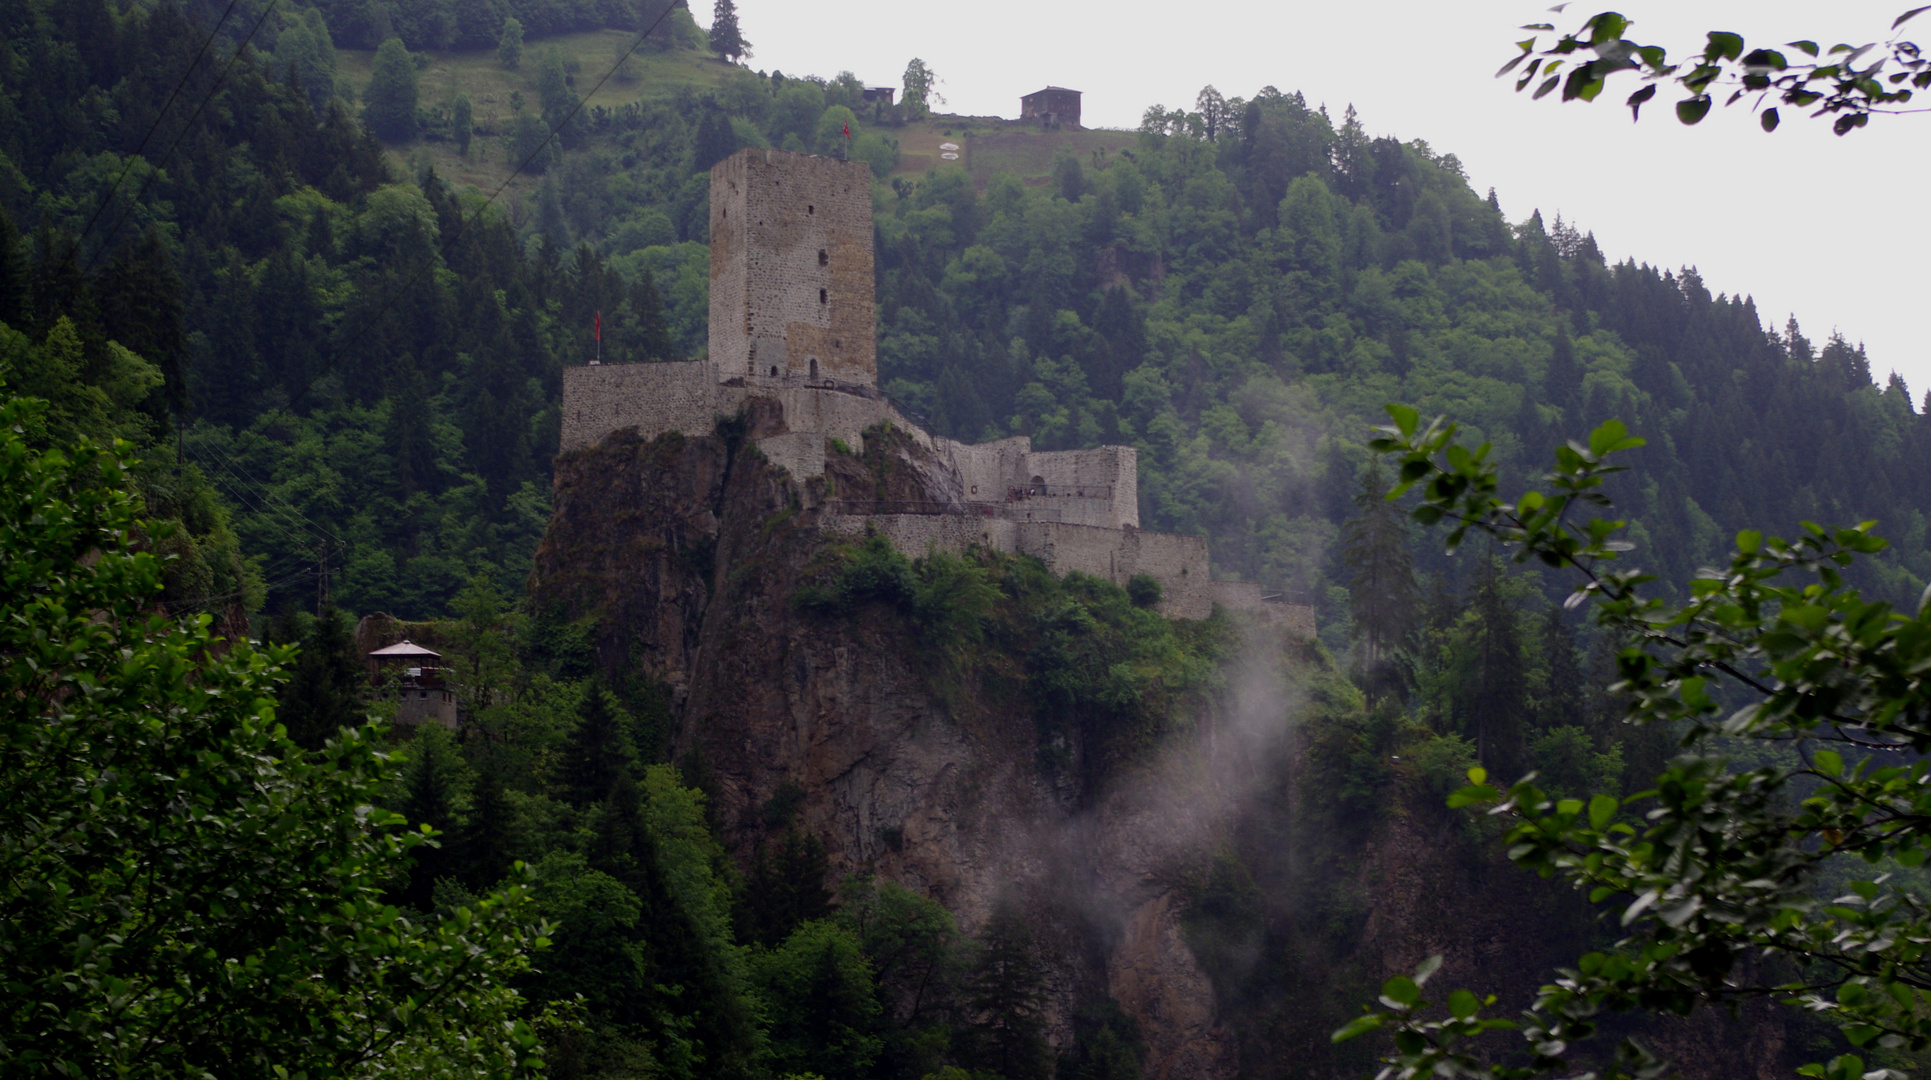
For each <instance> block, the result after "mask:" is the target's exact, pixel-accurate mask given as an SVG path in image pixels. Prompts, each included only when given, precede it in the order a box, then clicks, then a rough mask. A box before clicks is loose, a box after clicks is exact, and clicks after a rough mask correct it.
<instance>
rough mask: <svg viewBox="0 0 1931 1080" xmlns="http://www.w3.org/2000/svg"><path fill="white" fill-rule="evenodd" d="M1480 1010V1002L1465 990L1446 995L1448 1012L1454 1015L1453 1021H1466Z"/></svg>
mask: <svg viewBox="0 0 1931 1080" xmlns="http://www.w3.org/2000/svg"><path fill="white" fill-rule="evenodd" d="M1481 1009H1482V1003H1481V1001H1479V1000H1477V999H1476V997H1475V995H1474V994H1471V993H1469V992H1468V991H1466V990H1457V991H1455V992H1454V993H1452V994H1450V995H1448V1011H1449V1012H1451V1013H1453V1014H1455V1019H1457V1020H1466V1019H1468V1018H1469V1017H1471V1016H1474V1015H1475V1014H1476V1013H1478V1012H1480V1011H1481Z"/></svg>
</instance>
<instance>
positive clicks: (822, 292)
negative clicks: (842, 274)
mask: <svg viewBox="0 0 1931 1080" xmlns="http://www.w3.org/2000/svg"><path fill="white" fill-rule="evenodd" d="M818 302H819V303H821V304H823V303H828V302H829V300H828V299H827V298H826V295H825V290H823V289H819V290H818Z"/></svg>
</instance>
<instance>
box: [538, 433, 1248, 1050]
mask: <svg viewBox="0 0 1931 1080" xmlns="http://www.w3.org/2000/svg"><path fill="white" fill-rule="evenodd" d="M783 424H784V419H783V416H782V415H781V414H780V413H779V411H778V410H777V409H776V407H775V405H774V404H773V403H769V402H760V403H756V404H755V405H754V408H753V409H752V410H751V411H749V412H747V413H745V414H743V415H742V416H740V417H739V418H737V419H736V420H735V421H732V422H729V423H724V424H721V425H720V428H719V432H718V433H717V434H715V435H712V436H708V437H701V438H688V437H683V436H679V435H675V434H673V435H667V436H664V437H661V438H658V439H655V440H652V441H648V442H645V441H641V440H639V439H638V438H636V437H635V436H634V435H626V434H623V433H618V434H613V435H612V436H610V437H609V438H607V439H605V440H604V441H603V442H602V443H601V444H600V445H598V446H596V447H594V448H590V449H586V450H581V451H576V452H572V453H569V454H565V455H563V456H562V457H560V458H559V459H558V462H557V473H556V487H555V499H554V506H555V510H554V517H553V520H552V522H551V525H550V529H549V532H548V534H547V535H546V537H545V539H544V542H543V545H542V547H541V549H540V551H539V552H538V555H537V566H536V572H535V578H534V582H533V595H534V598H535V601H536V603H537V604H538V605H540V606H544V607H547V608H550V609H560V610H562V611H563V612H565V613H567V615H568V616H569V617H571V618H578V617H582V616H584V615H588V614H595V615H597V616H599V621H598V624H597V625H598V631H597V634H598V638H597V650H598V655H599V658H600V661H601V662H602V663H603V664H604V665H605V666H606V667H607V668H609V669H610V670H612V671H616V670H620V669H624V668H627V667H632V666H635V667H639V668H641V669H642V670H643V671H644V672H646V673H647V674H648V675H649V676H650V677H651V678H653V679H654V680H656V681H657V682H658V683H659V684H660V685H661V686H663V687H665V688H667V690H668V691H669V694H670V696H671V698H672V702H673V706H674V710H675V713H676V715H677V716H678V717H679V718H680V721H679V724H678V728H677V735H676V746H675V748H674V752H675V753H676V754H677V756H678V757H680V758H684V759H696V760H701V762H702V763H703V769H704V771H705V773H706V774H707V776H708V777H709V785H710V787H711V791H712V794H713V798H714V799H715V803H716V811H717V813H718V815H719V819H720V821H721V823H722V828H723V831H724V833H725V836H726V838H727V842H728V843H729V845H730V846H731V847H732V849H733V850H734V851H736V852H738V853H740V854H743V853H747V852H749V851H750V850H751V849H752V848H753V846H754V845H755V844H756V843H758V842H759V841H760V840H761V839H762V838H763V835H764V832H765V830H766V829H767V828H768V826H767V825H766V822H765V817H764V815H762V814H761V813H760V810H761V808H762V807H763V806H764V805H765V804H766V803H767V802H768V801H769V800H770V799H771V798H772V797H773V796H774V794H776V793H777V792H778V791H779V789H780V788H781V787H782V786H784V785H787V784H791V785H796V787H797V789H798V790H801V791H803V792H804V798H803V801H802V803H801V804H800V806H799V808H798V811H797V816H796V819H795V820H796V821H797V823H798V824H799V825H801V826H802V827H804V828H806V829H809V830H810V831H811V832H813V833H815V834H816V835H817V836H819V837H820V838H822V839H823V841H824V843H825V845H826V848H827V854H828V857H829V860H830V863H831V868H832V873H833V875H834V877H836V876H838V875H842V874H844V873H847V872H852V871H860V870H863V871H870V872H873V873H876V874H878V875H880V876H881V877H885V878H889V879H892V880H896V881H898V882H900V883H901V884H904V885H906V886H908V887H911V888H914V889H916V890H918V891H920V892H923V893H925V894H927V895H930V896H932V897H934V898H936V899H938V900H939V901H941V902H942V903H944V904H945V905H946V906H948V907H949V908H951V909H952V910H953V911H954V912H955V913H956V914H957V915H958V916H959V917H960V919H961V922H962V923H963V924H964V925H965V926H966V927H967V928H968V929H971V928H974V927H976V926H977V925H979V924H981V923H982V922H983V921H984V920H985V918H986V917H987V916H988V914H989V912H990V911H991V909H992V907H993V905H994V904H995V903H996V902H998V901H999V900H1001V899H1002V898H1005V899H1017V900H1019V901H1021V903H1022V904H1023V907H1024V909H1025V910H1026V911H1027V912H1028V913H1029V914H1030V915H1031V917H1032V920H1033V922H1034V931H1035V933H1036V934H1037V935H1038V940H1039V941H1040V942H1041V946H1042V948H1043V950H1044V951H1045V952H1046V953H1047V956H1046V960H1047V967H1048V970H1049V972H1050V975H1049V980H1050V984H1051V997H1052V1004H1051V1007H1050V1010H1049V1027H1050V1029H1051V1031H1052V1033H1053V1037H1054V1039H1055V1041H1058V1042H1062V1043H1063V1042H1064V1041H1065V1040H1067V1039H1069V1038H1070V1032H1071V1015H1072V1012H1073V1010H1074V1008H1075V1007H1076V1006H1077V1005H1078V1003H1080V1002H1081V1001H1083V1000H1088V999H1090V998H1092V997H1095V996H1102V995H1103V996H1110V997H1112V998H1114V999H1116V1000H1117V1001H1118V1002H1119V1003H1120V1004H1121V1005H1122V1006H1123V1007H1124V1008H1125V1009H1126V1011H1127V1012H1128V1013H1129V1014H1130V1015H1132V1016H1133V1017H1135V1019H1137V1020H1138V1021H1139V1023H1140V1026H1141V1030H1142V1033H1143V1036H1144V1037H1145V1039H1146V1041H1147V1046H1148V1056H1147V1062H1146V1072H1147V1075H1148V1076H1151V1077H1158V1078H1167V1077H1172V1078H1191V1077H1203V1078H1204V1077H1220V1076H1229V1075H1232V1074H1233V1072H1234V1069H1235V1065H1236V1062H1235V1060H1234V1049H1233V1043H1232V1040H1231V1038H1230V1036H1229V1034H1228V1032H1227V1031H1226V1030H1224V1029H1223V1027H1222V1026H1220V1025H1219V1024H1218V1023H1217V1021H1216V1014H1215V1007H1214V993H1213V989H1212V987H1211V985H1210V984H1209V982H1208V980H1207V978H1206V976H1205V975H1204V974H1203V972H1202V970H1201V968H1200V966H1199V965H1198V964H1197V963H1196V962H1195V959H1194V957H1193V956H1192V954H1191V952H1190V951H1189V949H1188V947H1187V945H1186V942H1185V940H1184V938H1183V935H1182V933H1181V928H1180V914H1181V911H1182V908H1183V907H1184V899H1183V896H1182V895H1181V892H1180V882H1181V880H1182V878H1183V876H1184V875H1183V871H1184V869H1185V866H1184V864H1185V862H1186V860H1188V859H1190V858H1193V857H1194V856H1196V855H1197V854H1198V852H1199V851H1201V850H1202V849H1203V847H1205V846H1211V842H1212V837H1213V835H1214V834H1215V831H1216V830H1217V829H1218V828H1219V827H1220V819H1221V818H1223V817H1224V816H1225V812H1226V810H1227V808H1228V807H1230V806H1231V805H1232V804H1233V798H1232V796H1233V792H1232V790H1231V787H1230V786H1227V785H1223V784H1222V783H1221V782H1220V779H1219V778H1218V776H1217V773H1216V763H1219V762H1225V761H1228V760H1232V759H1235V758H1240V757H1245V758H1248V759H1251V758H1252V755H1251V754H1244V753H1242V752H1241V751H1240V750H1239V749H1237V748H1235V747H1232V746H1229V745H1228V740H1229V739H1230V738H1232V737H1233V736H1232V735H1231V734H1230V731H1229V728H1230V727H1231V726H1233V725H1232V721H1233V712H1232V711H1231V710H1230V708H1229V707H1228V703H1230V702H1232V701H1233V700H1234V699H1235V698H1236V697H1237V696H1238V695H1236V694H1234V693H1233V692H1232V690H1231V688H1223V689H1222V690H1221V691H1219V692H1216V693H1212V694H1207V695H1203V696H1202V697H1201V698H1200V707H1199V709H1198V712H1199V713H1201V715H1200V716H1199V718H1198V719H1199V721H1200V723H1199V724H1198V725H1197V726H1196V727H1195V728H1194V730H1193V732H1192V733H1190V734H1187V735H1184V736H1182V737H1180V738H1178V739H1177V740H1174V741H1175V742H1176V743H1177V744H1178V745H1177V746H1175V747H1174V748H1173V749H1172V750H1170V751H1169V752H1167V753H1164V754H1160V755H1155V756H1154V757H1153V758H1152V759H1150V760H1149V761H1148V762H1147V763H1145V764H1143V765H1141V766H1139V767H1138V768H1136V769H1134V770H1128V771H1127V772H1126V774H1125V775H1121V776H1119V777H1116V778H1115V779H1113V780H1112V781H1110V782H1108V783H1105V784H1099V785H1096V784H1093V783H1089V782H1087V781H1085V780H1075V779H1069V778H1068V774H1067V773H1066V772H1065V771H1055V770H1051V769H1045V768H1042V767H1041V765H1040V756H1041V743H1040V737H1039V734H1038V731H1037V730H1036V726H1035V721H1034V717H1033V714H1032V711H1031V709H1030V707H1029V706H1028V705H1027V704H1026V703H1025V701H1024V700H1022V699H1021V698H1020V697H1019V696H1016V695H1014V694H1012V693H1009V692H1004V691H1003V690H1002V687H1005V688H1009V685H1010V680H1006V679H1000V678H981V677H980V676H982V675H992V674H997V673H988V672H965V673H962V674H963V676H964V677H962V678H959V679H957V680H956V682H955V683H954V684H953V685H951V686H949V687H944V688H941V687H938V686H935V680H934V678H933V672H932V670H931V668H930V665H929V664H928V663H926V662H925V659H926V658H924V657H923V656H922V649H921V647H920V642H919V641H918V640H917V639H916V638H915V637H914V636H912V635H911V634H910V633H909V632H908V629H907V627H906V626H905V625H904V624H903V621H902V620H894V619H890V618H882V617H879V618H871V617H864V616H862V615H861V616H859V617H851V618H840V619H825V618H820V617H813V616H811V615H809V614H806V613H804V612H802V611H800V610H799V606H798V605H797V604H795V603H793V602H792V597H793V594H794V593H795V592H796V591H797V590H798V588H799V587H800V585H801V583H802V582H804V581H805V580H806V579H807V578H808V577H809V576H810V574H811V573H812V570H813V567H814V560H815V559H818V558H820V557H821V556H822V554H823V553H824V551H825V550H826V548H827V546H828V545H830V544H833V543H838V542H849V538H848V537H834V536H831V535H828V534H824V533H821V532H820V530H819V528H818V516H819V513H820V510H819V507H820V506H821V505H823V504H824V503H825V502H826V501H828V500H829V499H833V498H838V499H880V500H905V501H924V502H931V501H940V502H943V501H946V500H947V498H948V496H950V497H951V498H952V500H953V501H956V497H957V492H955V491H952V490H950V487H951V486H952V485H950V484H948V482H947V479H948V478H947V477H946V476H945V475H944V473H943V470H940V469H938V468H937V467H936V465H935V463H933V462H931V461H929V460H926V458H925V457H924V456H923V451H922V450H921V449H920V448H919V447H918V446H917V444H916V443H914V442H912V441H911V440H909V439H905V438H902V437H895V434H894V433H892V432H890V431H889V430H878V431H874V432H872V433H871V434H870V435H868V437H867V440H866V445H865V446H864V447H863V448H862V449H861V450H860V452H858V453H851V454H848V453H842V452H838V451H837V450H836V449H833V450H832V451H831V452H829V453H828V456H827V463H828V464H827V475H826V478H824V479H822V480H813V481H812V482H811V483H810V484H809V485H807V486H803V487H801V486H800V485H797V484H795V483H793V482H792V481H791V479H790V477H789V476H788V475H786V474H785V473H784V472H783V471H782V470H779V469H776V468H774V467H773V466H771V465H769V464H768V463H767V462H765V461H764V460H763V459H762V457H761V456H760V455H759V454H758V452H757V451H756V449H755V448H754V447H753V446H752V445H751V441H752V440H753V439H756V438H764V437H768V436H770V435H774V434H782V433H784V428H783ZM1276 704H1277V705H1278V701H1277V702H1276ZM1246 719H1247V720H1248V721H1249V722H1250V726H1253V727H1255V730H1254V731H1251V732H1249V731H1243V732H1242V733H1241V735H1240V737H1241V738H1244V739H1249V740H1252V739H1260V740H1263V741H1265V740H1267V739H1268V738H1269V737H1270V735H1271V736H1279V735H1281V734H1284V733H1285V730H1286V728H1285V720H1286V717H1285V712H1284V711H1283V710H1281V709H1279V708H1276V709H1275V710H1274V711H1273V712H1272V714H1271V715H1270V716H1266V717H1263V716H1261V714H1260V713H1258V712H1257V713H1254V714H1253V715H1252V716H1249V717H1247V718H1246ZM1269 723H1271V724H1272V725H1273V730H1272V731H1271V733H1270V732H1268V731H1266V730H1262V729H1264V728H1265V727H1266V725H1267V724H1269ZM1156 773H1158V774H1160V775H1158V776H1157V777H1156V776H1155V774H1156ZM1224 786H1225V787H1228V790H1224V791H1223V790H1221V789H1222V788H1223V787H1224Z"/></svg>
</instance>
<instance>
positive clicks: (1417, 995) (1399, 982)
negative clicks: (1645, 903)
mask: <svg viewBox="0 0 1931 1080" xmlns="http://www.w3.org/2000/svg"><path fill="white" fill-rule="evenodd" d="M1381 996H1382V997H1384V998H1386V999H1387V1000H1389V1001H1391V1002H1393V1003H1394V1004H1395V1005H1397V1006H1399V1007H1401V1008H1404V1009H1405V1008H1407V1007H1409V1006H1411V1005H1413V1004H1414V1003H1415V1002H1417V1001H1420V1000H1421V987H1419V986H1416V985H1415V980H1413V979H1411V978H1409V977H1408V976H1406V975H1397V976H1395V977H1394V978H1392V979H1389V980H1388V981H1387V982H1385V983H1382V984H1381Z"/></svg>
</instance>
